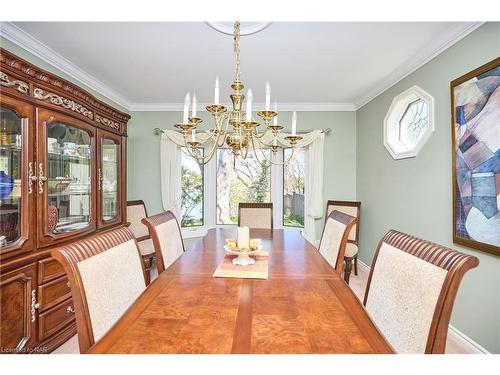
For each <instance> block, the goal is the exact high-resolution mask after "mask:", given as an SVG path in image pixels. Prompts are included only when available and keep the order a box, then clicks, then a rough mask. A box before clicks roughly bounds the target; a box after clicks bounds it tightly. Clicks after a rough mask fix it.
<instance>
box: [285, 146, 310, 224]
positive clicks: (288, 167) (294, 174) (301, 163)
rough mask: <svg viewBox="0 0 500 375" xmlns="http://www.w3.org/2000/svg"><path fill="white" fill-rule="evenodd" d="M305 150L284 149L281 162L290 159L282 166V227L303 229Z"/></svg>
mask: <svg viewBox="0 0 500 375" xmlns="http://www.w3.org/2000/svg"><path fill="white" fill-rule="evenodd" d="M305 153H306V151H305V149H304V148H297V149H296V150H295V151H293V156H291V155H292V149H290V148H286V149H284V150H283V160H285V161H286V160H288V158H290V156H291V157H292V158H291V160H290V162H289V163H288V164H285V165H284V166H283V225H284V226H289V227H299V228H303V227H304V193H305Z"/></svg>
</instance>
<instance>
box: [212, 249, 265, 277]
mask: <svg viewBox="0 0 500 375" xmlns="http://www.w3.org/2000/svg"><path fill="white" fill-rule="evenodd" d="M250 256H251V257H252V258H254V259H255V264H252V265H249V266H245V267H243V266H235V265H234V264H233V259H234V258H236V257H237V255H233V254H226V255H225V256H224V259H223V260H222V262H221V263H220V264H219V266H218V267H217V269H216V270H215V272H214V274H213V275H212V276H213V277H229V278H236V279H265V280H267V278H268V276H269V270H268V269H269V254H268V252H267V251H261V252H259V253H256V254H254V255H250Z"/></svg>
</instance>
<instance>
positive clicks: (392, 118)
mask: <svg viewBox="0 0 500 375" xmlns="http://www.w3.org/2000/svg"><path fill="white" fill-rule="evenodd" d="M418 99H421V100H423V101H424V102H426V104H427V109H428V124H429V126H428V128H427V130H426V131H425V133H424V135H423V136H422V138H421V139H420V140H419V142H418V143H417V145H416V146H415V148H413V149H412V150H409V149H408V148H407V147H406V146H405V145H404V144H403V143H401V141H400V140H399V122H400V120H401V118H402V116H403V114H404V113H405V111H406V108H407V107H408V105H409V104H410V103H413V102H414V101H415V100H418ZM433 132H434V98H433V97H432V96H431V95H430V94H429V93H427V92H426V91H424V90H423V89H421V88H420V87H418V86H412V87H410V88H409V89H408V90H405V91H403V92H402V93H401V94H399V95H397V96H396V97H395V98H394V99H393V101H392V103H391V106H390V107H389V110H388V111H387V114H386V115H385V118H384V146H385V148H386V149H387V151H388V152H389V153H390V154H391V156H392V157H393V158H394V159H396V160H398V159H405V158H413V157H416V156H417V155H418V153H419V152H420V151H421V150H422V148H423V147H424V145H425V144H426V143H427V141H428V140H429V138H430V137H431V135H432V133H433Z"/></svg>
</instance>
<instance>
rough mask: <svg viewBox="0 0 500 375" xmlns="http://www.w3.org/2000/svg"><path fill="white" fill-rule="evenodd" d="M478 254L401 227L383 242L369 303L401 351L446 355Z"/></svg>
mask: <svg viewBox="0 0 500 375" xmlns="http://www.w3.org/2000/svg"><path fill="white" fill-rule="evenodd" d="M478 264H479V260H478V259H477V258H476V257H473V256H470V255H466V254H462V253H459V252H458V251H454V250H451V249H449V248H446V247H444V246H440V245H437V244H434V243H432V242H428V241H424V240H421V239H419V238H416V237H413V236H410V235H408V234H404V233H401V232H398V231H395V230H391V231H389V232H388V233H387V234H386V235H385V236H384V237H383V238H382V239H381V240H380V242H379V244H378V248H377V251H376V253H375V257H374V258H373V262H372V267H371V270H370V275H369V278H368V284H367V287H366V293H365V298H364V302H363V303H364V305H365V307H366V310H367V311H368V313H369V314H370V316H371V317H372V319H373V321H374V322H375V324H376V325H377V326H378V328H379V329H380V330H381V332H382V334H383V335H384V336H385V337H386V339H387V340H388V342H389V343H390V344H391V345H392V347H393V348H394V350H395V351H396V352H399V353H444V350H445V347H446V335H447V333H448V324H449V322H450V316H451V311H452V309H453V304H454V301H455V296H456V294H457V290H458V287H459V285H460V282H461V280H462V278H463V276H464V274H465V273H466V272H467V271H468V270H470V269H471V268H473V267H476V266H477V265H478Z"/></svg>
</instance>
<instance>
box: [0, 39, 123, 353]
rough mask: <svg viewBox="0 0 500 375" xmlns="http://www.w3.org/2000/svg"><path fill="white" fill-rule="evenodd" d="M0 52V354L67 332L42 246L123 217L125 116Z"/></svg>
mask: <svg viewBox="0 0 500 375" xmlns="http://www.w3.org/2000/svg"><path fill="white" fill-rule="evenodd" d="M0 56H1V67H0V219H1V221H0V297H1V309H0V313H1V316H0V352H1V353H14V352H16V353H29V352H38V353H43V352H50V351H52V350H53V349H55V348H56V347H57V346H59V345H61V344H62V343H63V342H65V341H66V340H67V339H69V338H70V337H71V336H73V335H74V334H75V333H76V329H75V319H74V308H73V305H72V299H71V289H70V285H69V283H68V280H67V277H66V275H65V273H64V271H63V269H62V267H61V265H60V264H59V263H58V262H57V261H55V260H54V259H53V258H51V257H50V251H51V250H53V249H54V248H55V247H58V246H61V245H64V244H67V243H70V242H73V241H75V240H78V239H81V238H83V237H86V236H89V235H91V234H94V233H96V232H97V231H104V230H108V229H110V228H113V227H116V226H119V225H124V224H125V215H124V212H125V209H126V140H127V122H128V120H129V118H130V116H129V115H128V114H126V113H122V112H120V111H117V110H115V109H114V108H112V107H110V106H108V105H107V104H105V103H103V102H101V101H99V100H98V99H96V98H94V97H93V96H92V95H90V94H89V93H87V92H86V91H84V90H82V89H80V88H79V87H77V86H76V85H74V84H72V83H70V82H68V81H66V80H64V79H61V78H59V77H57V76H55V75H53V74H51V73H49V72H47V71H44V70H42V69H39V68H37V67H36V66H34V65H32V64H30V63H29V62H27V61H25V60H23V59H21V58H19V57H17V56H15V55H13V54H12V53H10V52H9V51H7V50H5V49H0Z"/></svg>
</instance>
